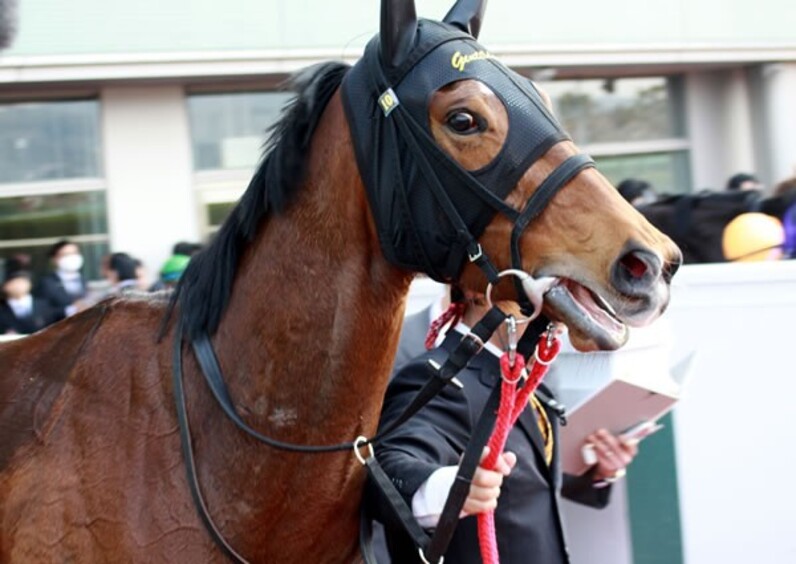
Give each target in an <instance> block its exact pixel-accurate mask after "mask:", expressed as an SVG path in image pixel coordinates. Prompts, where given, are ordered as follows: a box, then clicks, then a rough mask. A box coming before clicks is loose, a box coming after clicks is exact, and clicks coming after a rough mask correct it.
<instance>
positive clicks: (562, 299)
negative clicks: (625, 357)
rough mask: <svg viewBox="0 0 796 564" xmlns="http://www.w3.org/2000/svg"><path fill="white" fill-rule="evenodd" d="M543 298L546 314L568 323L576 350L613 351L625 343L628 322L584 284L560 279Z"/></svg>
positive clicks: (571, 339) (570, 336) (627, 334)
mask: <svg viewBox="0 0 796 564" xmlns="http://www.w3.org/2000/svg"><path fill="white" fill-rule="evenodd" d="M544 300H545V309H546V310H547V314H548V316H549V317H550V318H551V319H554V320H556V321H560V322H561V323H563V324H565V325H566V326H567V328H568V329H569V338H570V341H571V342H572V345H573V346H574V347H575V348H576V349H578V350H580V351H584V352H587V351H594V350H604V351H605V350H616V349H618V348H620V347H621V346H622V345H624V344H625V343H626V342H627V339H628V336H629V333H628V328H627V325H625V323H623V322H622V321H621V320H620V319H619V318H618V317H617V316H616V313H615V312H614V310H613V308H612V307H611V306H610V305H609V304H608V302H606V301H605V300H604V299H603V298H602V297H600V296H599V295H598V294H597V293H595V292H593V291H592V290H590V289H589V288H587V287H586V286H584V285H582V284H579V283H578V282H575V281H574V280H572V279H570V278H562V279H561V280H560V282H559V283H558V284H556V285H555V286H553V287H552V288H550V290H548V291H547V293H546V294H545V298H544Z"/></svg>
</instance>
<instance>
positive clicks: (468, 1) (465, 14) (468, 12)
mask: <svg viewBox="0 0 796 564" xmlns="http://www.w3.org/2000/svg"><path fill="white" fill-rule="evenodd" d="M485 9H486V0H458V1H457V2H456V4H455V5H454V6H453V8H451V10H450V12H448V14H447V15H446V16H445V18H444V19H443V20H442V21H444V22H445V23H447V24H451V25H455V26H456V27H458V28H459V29H461V30H462V31H466V32H467V33H469V34H470V35H472V36H473V37H475V38H476V39H478V34H479V33H480V31H481V21H482V20H483V18H484V10H485Z"/></svg>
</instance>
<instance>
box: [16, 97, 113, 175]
mask: <svg viewBox="0 0 796 564" xmlns="http://www.w3.org/2000/svg"><path fill="white" fill-rule="evenodd" d="M100 146H101V145H100V140H99V103H98V102H97V101H96V100H74V101H58V102H36V103H24V104H0V183H19V182H34V181H41V180H53V179H64V178H85V177H98V176H100V174H101V173H100V169H101V165H100Z"/></svg>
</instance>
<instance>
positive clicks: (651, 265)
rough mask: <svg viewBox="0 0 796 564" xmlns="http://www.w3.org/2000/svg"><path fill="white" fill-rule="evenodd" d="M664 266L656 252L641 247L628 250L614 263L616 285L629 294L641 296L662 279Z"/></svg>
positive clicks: (613, 275)
mask: <svg viewBox="0 0 796 564" xmlns="http://www.w3.org/2000/svg"><path fill="white" fill-rule="evenodd" d="M662 267H663V265H662V263H661V259H660V258H658V255H656V254H655V253H652V252H650V251H647V250H641V249H636V250H632V251H628V252H626V253H625V254H624V255H622V256H621V257H620V258H619V260H617V261H616V263H615V264H614V268H613V273H612V279H613V283H614V286H615V287H616V289H617V290H619V291H620V292H622V293H624V294H626V295H628V296H638V297H641V296H643V295H645V294H646V293H647V292H648V291H649V290H650V289H651V288H652V287H653V286H654V285H655V284H656V283H657V282H658V280H660V277H661V272H662Z"/></svg>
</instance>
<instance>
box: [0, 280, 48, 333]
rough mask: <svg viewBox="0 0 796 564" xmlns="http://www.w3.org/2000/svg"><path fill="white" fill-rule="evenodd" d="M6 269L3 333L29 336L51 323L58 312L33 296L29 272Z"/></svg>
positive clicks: (1, 316)
mask: <svg viewBox="0 0 796 564" xmlns="http://www.w3.org/2000/svg"><path fill="white" fill-rule="evenodd" d="M6 268H7V271H6V274H5V278H4V280H3V300H2V301H0V335H8V334H12V335H13V334H19V335H27V334H30V333H35V332H36V331H38V330H39V329H43V328H44V327H46V326H47V325H49V324H50V323H52V322H53V321H54V320H55V317H56V312H54V311H53V310H52V308H51V307H50V306H49V304H48V303H47V302H46V301H44V300H41V299H38V298H34V297H33V296H32V295H31V293H30V289H31V280H30V273H29V272H27V271H25V270H14V269H9V268H8V266H7V267H6Z"/></svg>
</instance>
